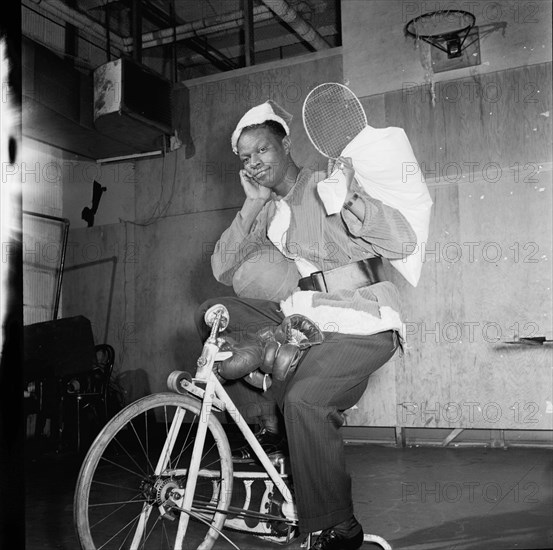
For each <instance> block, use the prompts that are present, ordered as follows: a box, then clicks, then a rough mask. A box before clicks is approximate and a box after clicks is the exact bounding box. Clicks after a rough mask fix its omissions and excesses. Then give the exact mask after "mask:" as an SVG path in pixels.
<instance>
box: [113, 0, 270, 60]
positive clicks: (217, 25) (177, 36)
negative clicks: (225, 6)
mask: <svg viewBox="0 0 553 550" xmlns="http://www.w3.org/2000/svg"><path fill="white" fill-rule="evenodd" d="M253 16H254V22H255V23H260V22H262V21H268V20H269V19H273V18H274V16H273V14H272V13H271V10H269V9H268V8H266V7H265V6H257V7H255V8H254V10H253ZM243 22H244V16H243V13H242V11H235V12H231V13H226V14H223V15H217V16H214V17H209V18H206V19H198V20H196V21H191V22H190V23H184V24H183V25H177V26H176V27H175V29H173V27H170V28H167V29H161V30H159V31H153V32H147V33H144V34H143V35H142V48H143V49H144V48H153V47H154V46H161V45H162V44H171V43H172V42H174V41H175V40H184V39H186V38H193V37H194V36H202V35H207V34H213V33H216V32H223V31H228V30H230V29H235V28H238V29H239V28H242V25H243ZM123 43H124V44H125V47H126V49H127V51H130V50H132V44H133V41H132V38H124V39H123Z"/></svg>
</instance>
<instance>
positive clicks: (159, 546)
mask: <svg viewBox="0 0 553 550" xmlns="http://www.w3.org/2000/svg"><path fill="white" fill-rule="evenodd" d="M199 421H200V402H199V401H198V400H197V399H195V398H193V397H190V396H180V395H177V394H174V393H161V394H154V395H150V396H148V397H144V398H143V399H139V400H138V401H136V402H135V403H132V404H130V405H129V406H127V407H126V408H125V409H123V410H122V411H121V412H120V413H119V414H118V415H117V416H115V417H114V418H113V419H112V420H111V421H110V422H109V423H108V424H107V425H106V426H105V427H104V429H103V430H102V431H101V432H100V434H99V435H98V437H97V438H96V440H95V441H94V443H93V444H92V446H91V448H90V450H89V451H88V454H87V455H86V457H85V460H84V462H83V465H82V467H81V471H80V473H79V478H78V481H77V486H76V490H75V497H74V508H73V509H74V521H75V527H76V530H77V534H78V537H79V541H80V543H81V547H82V548H83V550H112V549H113V550H115V549H117V550H123V549H129V550H150V549H151V550H180V548H181V547H182V548H183V549H200V550H209V549H210V548H212V547H213V544H214V542H215V540H216V539H217V536H218V533H219V531H220V530H221V529H222V528H223V524H224V522H225V519H226V512H225V511H226V510H227V509H228V507H229V504H230V498H231V493H232V459H231V453H230V447H229V443H228V439H227V436H226V434H225V432H224V430H223V428H222V426H221V424H220V423H219V421H218V420H217V419H216V418H215V417H214V416H213V415H211V416H210V417H209V424H208V430H207V435H206V439H205V445H204V448H203V453H202V456H201V461H200V471H199V475H198V480H197V484H196V489H195V491H194V497H193V503H192V506H191V508H190V509H189V510H185V509H184V508H183V507H182V505H181V506H179V503H182V502H183V500H184V493H185V488H186V481H187V473H188V470H189V468H190V462H191V459H192V449H193V446H194V440H195V437H196V433H197V429H198V424H199ZM183 516H186V517H183ZM181 540H182V546H181V544H180V542H177V541H181Z"/></svg>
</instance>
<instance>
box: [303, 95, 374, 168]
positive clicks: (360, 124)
mask: <svg viewBox="0 0 553 550" xmlns="http://www.w3.org/2000/svg"><path fill="white" fill-rule="evenodd" d="M303 118H304V125H305V129H306V131H307V133H308V135H309V138H310V139H311V141H312V142H313V145H315V147H316V148H317V149H318V150H319V151H320V152H321V153H322V154H323V155H325V156H327V157H330V158H336V157H338V156H339V155H340V153H341V152H342V151H343V149H344V148H345V147H346V146H347V145H348V143H349V142H350V141H351V140H352V139H353V138H355V136H357V134H359V132H360V131H361V130H363V128H365V126H366V125H367V118H366V116H365V112H364V110H363V107H362V105H361V103H360V102H359V100H358V99H357V97H356V96H355V95H354V94H353V93H352V92H351V91H350V90H349V89H348V88H346V87H344V86H342V85H338V84H328V85H321V86H319V87H317V88H315V90H313V91H312V92H311V93H310V95H309V97H308V98H307V99H306V102H305V105H304V110H303Z"/></svg>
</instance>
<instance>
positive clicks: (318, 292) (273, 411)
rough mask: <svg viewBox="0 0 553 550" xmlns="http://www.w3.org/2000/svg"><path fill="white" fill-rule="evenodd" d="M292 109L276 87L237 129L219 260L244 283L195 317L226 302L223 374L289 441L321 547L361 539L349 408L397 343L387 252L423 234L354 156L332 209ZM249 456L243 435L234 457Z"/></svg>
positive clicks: (218, 265)
mask: <svg viewBox="0 0 553 550" xmlns="http://www.w3.org/2000/svg"><path fill="white" fill-rule="evenodd" d="M290 120H291V116H290V115H289V113H287V112H286V111H285V110H284V109H282V108H281V107H280V106H279V105H277V104H276V103H274V102H272V101H268V102H266V103H263V104H261V105H258V106H257V107H254V108H253V109H251V110H250V111H248V112H247V113H246V114H245V115H244V117H243V118H242V119H241V120H240V121H239V123H238V125H237V126H236V129H235V131H234V133H233V134H232V140H231V141H232V148H233V150H234V152H235V153H236V154H237V155H238V156H239V158H240V161H241V163H242V169H241V170H240V181H241V184H242V187H243V189H244V192H245V195H246V198H245V201H244V204H243V206H242V208H241V210H240V212H239V213H238V214H237V215H236V217H235V219H234V220H233V222H232V224H231V225H230V227H228V229H227V230H226V231H225V232H224V233H223V234H222V236H221V238H220V240H219V241H218V243H217V245H216V248H215V252H214V254H213V256H212V267H213V273H214V276H215V278H216V279H217V280H218V281H220V282H222V283H224V284H226V285H229V286H230V285H232V287H233V288H234V291H235V293H236V295H237V297H229V298H220V297H218V298H216V299H213V300H208V301H207V302H206V303H204V304H203V305H202V306H201V307H200V308H199V309H198V311H197V326H198V328H199V331H200V333H201V336H202V338H203V339H204V340H205V338H206V337H207V335H208V328H207V327H206V325H205V324H204V322H203V315H204V312H205V311H206V310H207V309H208V308H209V307H211V306H212V305H214V304H216V303H222V304H224V305H225V306H226V307H227V309H228V311H229V314H230V325H229V326H228V327H227V329H226V331H225V334H227V335H228V340H229V342H230V344H229V345H230V347H231V348H232V349H233V351H234V355H233V357H231V358H230V359H227V360H226V361H224V362H223V363H221V364H220V365H219V374H220V375H221V377H223V378H226V379H229V381H228V382H227V385H226V386H225V388H226V389H227V391H228V393H229V394H230V396H231V397H232V399H233V401H234V402H235V403H236V404H237V406H238V407H239V409H240V411H241V413H242V414H243V416H244V417H245V418H246V419H249V420H250V421H251V422H252V423H254V422H257V423H258V424H259V425H260V426H261V428H262V429H261V430H260V431H259V432H258V434H257V437H258V439H259V441H260V442H261V444H262V446H263V448H264V449H265V451H266V452H267V453H268V454H271V453H283V452H286V453H287V452H289V456H290V464H291V470H292V478H293V481H294V490H295V498H296V504H297V509H298V517H299V527H300V530H301V531H302V532H306V533H307V532H316V531H319V530H321V531H322V533H321V534H320V535H319V537H318V539H317V540H316V541H315V543H314V544H313V545H312V547H311V548H312V549H317V550H345V549H348V550H349V549H352V550H353V549H357V548H359V547H360V546H361V544H362V542H363V529H362V527H361V525H360V524H359V523H358V521H357V520H356V519H355V517H354V513H353V502H352V495H351V479H350V476H349V474H348V473H347V471H346V465H345V456H344V448H343V440H342V436H341V434H340V431H339V428H340V427H341V426H342V424H343V418H344V417H343V414H342V413H343V411H345V410H347V409H349V408H351V407H353V406H354V405H355V404H356V403H357V401H358V400H359V399H360V398H361V396H362V395H363V392H364V391H365V389H366V387H367V383H368V379H369V376H370V374H371V373H373V372H374V371H376V370H377V369H378V368H379V367H381V366H382V365H383V364H384V363H386V362H387V361H388V360H389V359H390V358H391V357H392V356H393V355H394V353H395V351H396V349H397V347H398V345H399V342H400V336H399V334H401V331H402V321H401V317H400V313H399V312H400V299H399V294H398V291H397V288H396V287H395V285H393V284H392V283H391V282H388V281H382V280H381V276H380V273H379V269H378V266H379V262H380V260H379V258H381V257H384V258H388V259H399V258H402V257H404V256H405V255H406V254H405V252H404V249H405V246H404V243H408V242H416V237H415V234H414V232H413V229H412V228H411V226H410V224H409V223H408V222H407V220H406V219H405V218H404V216H403V215H402V214H401V213H400V212H399V211H398V210H396V209H394V208H391V207H389V206H387V205H385V204H383V203H382V202H381V201H379V200H376V199H374V198H372V197H371V196H370V195H369V194H367V193H366V192H365V191H364V189H363V188H362V187H361V186H360V185H359V184H358V182H357V181H356V179H355V177H354V170H353V165H352V163H351V161H350V159H347V158H341V159H339V163H340V164H341V169H342V171H343V173H344V174H345V176H346V180H347V182H348V191H347V196H346V199H345V201H344V203H343V205H342V207H341V209H340V208H339V212H338V213H336V214H331V215H328V214H327V212H326V211H325V207H324V206H323V202H322V201H321V198H320V196H319V192H318V188H317V183H318V182H320V181H321V180H323V179H325V178H326V174H324V173H321V172H314V171H312V170H309V169H307V168H301V167H299V166H297V165H296V163H295V162H294V160H293V158H292V156H291V147H292V142H291V138H290V128H289V124H290ZM399 162H401V160H399ZM318 329H320V331H322V334H321V333H320V332H319V331H318ZM231 380H232V381H231ZM248 382H250V383H248ZM279 419H280V421H279ZM281 421H283V422H284V429H283V427H282V426H281V425H280V422H281ZM284 434H285V435H284ZM250 456H251V455H250V452H249V449H248V448H247V447H245V448H241V449H237V450H236V451H235V452H234V453H233V460H235V461H244V460H248V459H250Z"/></svg>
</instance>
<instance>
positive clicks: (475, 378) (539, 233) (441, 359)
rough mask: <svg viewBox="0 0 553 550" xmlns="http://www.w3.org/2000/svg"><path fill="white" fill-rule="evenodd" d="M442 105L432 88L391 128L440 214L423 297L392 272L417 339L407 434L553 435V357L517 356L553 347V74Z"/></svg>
mask: <svg viewBox="0 0 553 550" xmlns="http://www.w3.org/2000/svg"><path fill="white" fill-rule="evenodd" d="M474 86H477V88H474ZM471 89H473V90H475V89H480V90H488V92H486V93H483V92H482V93H481V94H480V97H475V96H474V95H472V94H469V91H470V90H471ZM492 89H493V90H501V93H499V94H497V95H495V96H492V95H491V92H490V90H492ZM455 90H457V92H458V93H457V95H454V94H455V93H456V92H455ZM518 90H526V91H529V90H532V91H533V92H532V94H531V95H528V94H527V97H526V98H525V99H524V100H523V99H522V98H521V96H520V94H519V91H518ZM538 90H539V93H538ZM436 94H437V96H436V97H437V99H438V100H437V101H436V104H435V105H434V106H433V105H432V103H431V100H430V96H429V95H428V88H427V87H422V88H421V90H420V91H419V92H418V93H415V92H413V91H411V92H410V95H409V96H406V95H405V94H404V93H403V92H401V91H397V92H391V93H388V94H385V105H386V124H385V125H386V126H399V127H402V128H404V129H405V130H406V133H407V135H408V136H409V138H410V140H411V143H412V145H413V149H414V150H415V153H416V155H417V158H418V159H419V162H420V163H421V166H422V168H423V171H424V172H425V174H426V176H427V182H428V186H429V190H430V193H431V196H432V198H433V200H434V207H433V218H432V222H431V230H430V236H429V239H428V243H427V245H426V249H425V250H424V251H422V252H421V251H419V253H422V254H423V260H424V265H423V272H422V277H421V281H420V283H419V285H418V287H417V288H412V287H410V286H409V285H408V284H407V283H405V282H403V281H402V280H401V278H400V276H399V275H397V274H396V273H394V271H393V269H391V268H388V269H387V273H388V274H389V276H390V279H391V280H393V281H394V282H396V284H397V285H398V287H399V288H400V292H401V294H402V296H403V297H404V306H405V319H406V321H407V334H408V336H407V349H406V354H405V357H404V360H403V361H402V362H398V363H397V365H396V384H395V387H396V403H397V422H398V425H402V426H408V427H450V428H454V427H463V428H482V429H498V428H502V429H551V428H552V426H553V424H552V416H553V415H552V412H553V411H552V408H551V402H552V395H551V391H552V389H551V373H550V368H549V365H550V364H551V348H550V347H549V348H547V347H546V346H544V347H542V348H535V347H532V348H529V347H527V346H526V347H522V346H511V345H508V344H505V343H504V341H505V340H507V339H509V338H511V337H512V336H514V327H516V326H517V325H518V327H519V336H529V335H532V334H533V335H542V336H546V337H548V338H551V337H552V334H553V332H552V325H551V305H552V301H551V286H552V285H551V249H552V242H551V234H552V227H551V211H552V208H551V207H552V198H551V149H550V144H551V118H550V116H549V113H550V112H551V64H541V65H535V66H531V67H522V68H518V69H513V70H509V71H503V72H500V73H493V74H488V75H485V76H481V77H479V78H478V80H477V81H476V80H474V79H472V78H471V79H463V80H457V81H450V82H449V83H440V84H437V86H436ZM486 94H487V95H486ZM378 97H381V96H378ZM453 98H456V99H455V100H453ZM492 99H493V101H492ZM496 340H497V341H496ZM368 392H369V394H370V392H371V389H370V388H369V390H368ZM364 400H370V395H369V396H366V397H364ZM359 414H361V413H359Z"/></svg>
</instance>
